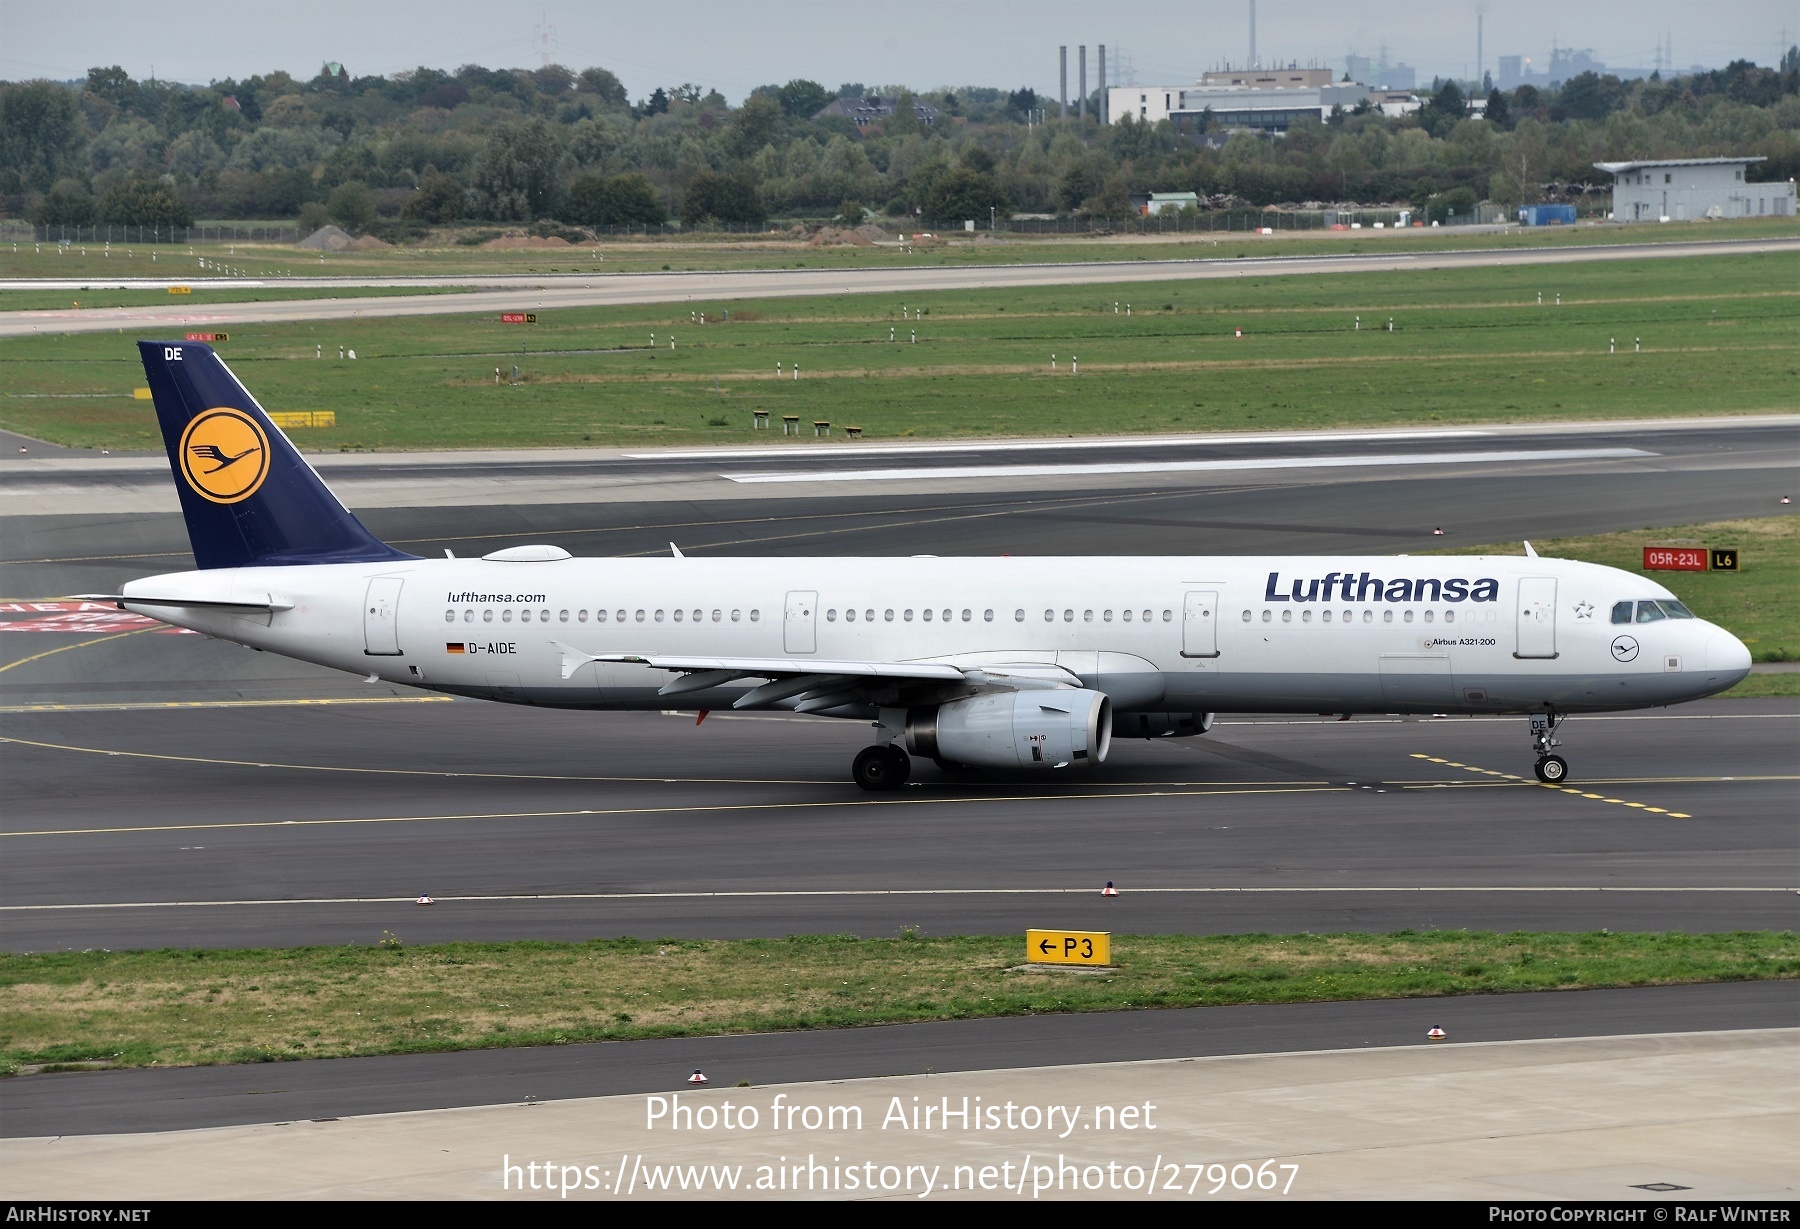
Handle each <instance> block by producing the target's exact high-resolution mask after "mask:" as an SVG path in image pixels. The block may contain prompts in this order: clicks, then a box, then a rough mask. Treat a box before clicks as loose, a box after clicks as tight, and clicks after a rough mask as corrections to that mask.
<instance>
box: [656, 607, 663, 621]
mask: <svg viewBox="0 0 1800 1229" xmlns="http://www.w3.org/2000/svg"><path fill="white" fill-rule="evenodd" d="M656 621H657V622H658V623H661V622H662V621H663V612H662V611H660V610H659V611H657V612H656Z"/></svg>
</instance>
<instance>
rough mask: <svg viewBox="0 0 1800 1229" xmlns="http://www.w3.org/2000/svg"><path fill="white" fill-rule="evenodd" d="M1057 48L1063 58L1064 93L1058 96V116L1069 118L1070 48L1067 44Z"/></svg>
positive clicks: (1059, 117) (1058, 117)
mask: <svg viewBox="0 0 1800 1229" xmlns="http://www.w3.org/2000/svg"><path fill="white" fill-rule="evenodd" d="M1056 50H1057V53H1058V55H1059V58H1060V59H1061V60H1062V93H1061V94H1060V95H1059V96H1058V99H1057V103H1056V118H1057V119H1067V118H1068V116H1069V49H1068V47H1067V46H1062V47H1058V48H1057V49H1056Z"/></svg>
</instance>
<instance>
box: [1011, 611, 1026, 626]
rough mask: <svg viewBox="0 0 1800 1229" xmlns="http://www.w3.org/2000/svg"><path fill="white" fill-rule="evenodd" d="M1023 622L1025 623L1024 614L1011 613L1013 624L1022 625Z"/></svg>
mask: <svg viewBox="0 0 1800 1229" xmlns="http://www.w3.org/2000/svg"><path fill="white" fill-rule="evenodd" d="M1024 621H1025V612H1024V611H1023V610H1015V611H1013V622H1014V623H1023V622H1024Z"/></svg>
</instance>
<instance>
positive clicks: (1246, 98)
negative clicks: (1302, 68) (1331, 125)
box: [1106, 72, 1419, 133]
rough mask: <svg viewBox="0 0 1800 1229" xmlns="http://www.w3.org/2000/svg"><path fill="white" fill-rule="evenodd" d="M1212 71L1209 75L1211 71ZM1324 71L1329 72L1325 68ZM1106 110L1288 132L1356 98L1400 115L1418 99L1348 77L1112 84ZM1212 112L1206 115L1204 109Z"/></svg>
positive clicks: (1188, 123)
mask: <svg viewBox="0 0 1800 1229" xmlns="http://www.w3.org/2000/svg"><path fill="white" fill-rule="evenodd" d="M1209 75H1211V74H1209ZM1323 75H1325V76H1329V75H1330V74H1329V72H1325V73H1324V74H1323ZM1106 94H1107V103H1108V106H1107V115H1108V117H1109V119H1110V121H1111V122H1112V123H1117V122H1118V121H1119V120H1120V119H1121V118H1123V117H1124V116H1127V115H1129V116H1131V117H1132V118H1134V119H1136V120H1139V121H1141V122H1143V123H1150V124H1154V123H1156V122H1157V121H1158V120H1165V119H1166V120H1169V121H1171V122H1172V123H1174V125H1175V126H1176V127H1177V128H1183V129H1188V130H1190V131H1193V130H1197V129H1198V128H1199V127H1200V126H1201V121H1202V119H1203V118H1205V119H1207V120H1208V121H1209V123H1210V126H1211V127H1212V128H1215V129H1217V128H1242V129H1248V130H1249V131H1252V132H1268V133H1280V132H1286V131H1287V129H1288V127H1289V125H1291V124H1292V123H1293V122H1294V121H1295V120H1296V119H1298V118H1299V117H1301V116H1303V115H1310V116H1313V117H1315V118H1317V119H1319V120H1325V119H1328V118H1329V117H1330V115H1331V109H1332V108H1333V107H1342V108H1343V109H1344V110H1346V111H1349V110H1351V109H1352V108H1354V107H1355V106H1356V105H1357V104H1358V103H1361V102H1367V103H1369V104H1370V105H1371V106H1374V107H1379V108H1380V109H1381V111H1382V113H1383V114H1386V115H1404V114H1405V113H1406V112H1408V111H1411V110H1416V109H1417V108H1418V105H1419V102H1418V99H1416V98H1414V97H1413V96H1412V95H1411V94H1408V93H1406V92H1405V91H1395V90H1371V89H1369V87H1368V86H1365V85H1356V84H1354V83H1351V82H1341V83H1330V82H1327V83H1326V84H1323V85H1319V84H1312V85H1250V86H1244V85H1224V84H1209V83H1204V82H1203V83H1202V84H1200V85H1158V86H1142V85H1128V86H1116V87H1114V88H1112V89H1109V90H1107V91H1106ZM1209 112H1210V115H1209V114H1208V113H1209Z"/></svg>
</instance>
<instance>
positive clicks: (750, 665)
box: [95, 342, 1750, 790]
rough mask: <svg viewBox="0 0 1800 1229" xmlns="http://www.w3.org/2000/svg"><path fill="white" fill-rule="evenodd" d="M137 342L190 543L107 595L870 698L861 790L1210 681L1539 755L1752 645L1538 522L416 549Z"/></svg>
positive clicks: (499, 691) (627, 675) (164, 353)
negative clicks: (1063, 552) (1253, 553)
mask: <svg viewBox="0 0 1800 1229" xmlns="http://www.w3.org/2000/svg"><path fill="white" fill-rule="evenodd" d="M139 349H140V350H141V352H142V357H143V361H144V370H145V372H146V373H147V374H148V376H149V381H150V389H151V393H152V396H153V399H154V401H155V405H156V413H157V417H158V419H159V421H160V423H161V426H162V432H163V438H164V441H165V442H166V444H167V446H168V451H169V458H170V462H171V466H172V468H173V470H174V474H175V484H176V488H177V490H178V491H179V493H180V497H181V507H182V511H183V513H184V515H185V517H186V520H187V528H188V536H189V539H190V540H191V542H192V544H193V550H194V561H195V563H196V564H197V565H198V570H196V571H192V572H177V573H170V574H168V575H163V576H151V577H146V578H145V579H142V580H137V581H133V582H131V583H129V584H127V585H126V586H125V587H124V592H123V593H119V594H108V595H95V596H102V597H104V600H108V601H114V602H117V603H118V605H119V606H120V607H121V608H123V609H126V610H131V611H135V612H137V613H140V614H144V615H148V616H150V617H152V618H155V619H159V620H161V621H163V622H165V623H172V624H175V625H176V626H179V627H185V628H191V629H193V630H194V631H198V632H203V633H205V634H206V635H209V636H215V637H218V638H220V639H223V640H231V641H236V642H238V643H240V644H245V645H249V646H251V647H253V648H257V649H263V650H267V651H269V652H272V653H280V654H284V655H286V656H288V657H294V658H299V659H301V660H303V661H309V662H316V663H318V664H320V665H325V666H331V667H335V668H337V669H340V670H348V671H352V672H355V673H357V674H362V675H366V676H368V677H369V678H370V679H372V680H373V679H382V680H386V681H388V682H392V683H402V684H407V685H410V686H414V687H420V688H426V689H429V690H433V691H440V692H447V693H450V694H452V695H458V696H472V697H478V698H481V699H487V700H499V701H503V702H509V703H514V704H532V705H539V706H543V707H549V708H569V709H611V710H620V709H624V710H631V709H636V710H658V709H668V708H671V707H675V706H677V705H679V706H680V707H682V708H688V709H698V710H712V709H726V708H732V709H763V710H775V711H783V712H791V713H814V714H819V715H822V716H828V717H842V718H847V719H851V720H855V721H861V722H865V723H868V724H870V725H871V726H872V727H873V729H874V731H875V733H874V738H873V740H872V742H871V744H870V745H869V746H867V747H865V748H864V749H863V750H862V751H861V752H859V753H858V754H857V756H856V759H855V763H854V765H853V767H852V776H853V777H854V779H855V780H856V782H857V784H859V785H861V786H862V787H863V788H865V789H870V790H885V789H894V788H897V787H898V786H899V785H901V784H902V783H903V782H905V781H906V779H907V777H908V775H909V774H910V772H911V771H912V759H913V757H914V756H925V757H927V758H929V759H932V760H935V761H936V762H937V763H938V764H939V765H940V766H944V767H959V768H964V769H978V770H979V769H989V770H1009V771H1012V772H1015V773H1016V772H1019V771H1021V770H1024V771H1037V770H1042V771H1044V772H1047V773H1048V772H1053V771H1055V770H1058V769H1074V768H1080V767H1082V766H1084V765H1091V764H1098V763H1100V762H1102V761H1103V760H1105V759H1106V755H1107V751H1108V749H1109V747H1110V746H1111V744H1112V740H1114V739H1116V738H1164V737H1185V736H1193V735H1199V734H1203V733H1205V732H1206V730H1207V728H1208V727H1209V726H1210V724H1211V721H1212V714H1213V713H1215V712H1220V711H1230V712H1260V713H1308V714H1311V713H1342V714H1351V713H1442V714H1502V713H1510V714H1520V715H1523V716H1525V717H1527V718H1528V721H1529V730H1528V732H1529V735H1530V738H1531V742H1532V746H1533V748H1534V750H1535V752H1536V769H1537V775H1538V777H1539V778H1540V779H1541V780H1544V781H1551V782H1557V781H1562V780H1564V779H1565V777H1566V776H1567V774H1568V764H1567V763H1566V761H1565V760H1564V759H1563V758H1562V757H1561V756H1559V755H1556V754H1554V753H1553V750H1552V748H1554V747H1556V746H1558V745H1559V743H1558V741H1557V739H1556V738H1555V732H1556V729H1557V726H1558V724H1559V723H1560V722H1561V721H1562V720H1563V719H1564V718H1566V717H1567V716H1569V715H1570V714H1575V713H1596V712H1609V711H1617V710H1621V709H1637V708H1648V707H1653V706H1659V705H1667V704H1675V703H1678V702H1680V701H1684V700H1693V699H1697V698H1699V697H1701V696H1706V695H1711V694H1713V693H1715V692H1719V691H1723V690H1725V689H1726V688H1728V687H1730V686H1732V685H1733V684H1735V683H1737V682H1738V681H1739V680H1740V679H1742V678H1743V677H1744V676H1745V675H1746V674H1747V673H1748V672H1749V668H1750V654H1749V651H1748V650H1747V649H1746V648H1745V647H1744V645H1743V644H1742V643H1741V642H1740V641H1739V640H1738V639H1737V638H1736V637H1735V636H1733V635H1731V633H1729V632H1727V631H1725V630H1724V629H1723V628H1720V627H1716V626H1714V625H1713V624H1711V623H1708V622H1706V621H1704V620H1702V619H1698V618H1695V617H1694V616H1693V615H1692V614H1691V613H1690V612H1689V611H1688V609H1687V607H1685V606H1683V605H1682V604H1681V602H1680V601H1678V600H1676V598H1675V596H1674V595H1673V594H1672V593H1670V592H1669V591H1668V590H1666V589H1664V588H1663V587H1662V586H1661V585H1658V584H1656V583H1654V582H1652V581H1650V580H1647V579H1645V578H1643V577H1639V576H1634V575H1631V574H1630V573H1627V572H1622V571H1619V570H1617V569H1614V568H1607V567H1600V566H1597V565H1594V564H1588V563H1578V562H1573V561H1569V560H1561V559H1547V558H1541V557H1538V556H1536V555H1535V554H1527V555H1524V556H1516V557H1514V556H1440V557H1407V556H1381V557H1365V558H1336V557H1317V558H1266V559H1265V558H1230V557H1217V556H1174V557H1142V558H1132V557H1120V558H1011V557H1008V558H1001V559H985V558H983V559H974V558H933V557H922V558H908V559H854V558H821V559H703V558H687V557H683V556H681V555H680V554H679V553H678V552H676V551H674V550H671V554H670V557H668V558H657V559H576V558H573V557H571V556H570V555H569V553H568V552H567V551H564V550H562V549H560V548H558V547H556V546H546V545H532V546H515V547H510V548H508V549H505V550H500V551H495V552H494V553H493V554H490V555H486V556H483V557H482V558H480V559H455V558H448V557H447V558H444V559H422V558H418V557H416V556H413V555H409V554H406V553H405V552H403V551H399V550H396V549H394V548H393V547H391V546H389V545H387V544H386V543H384V542H382V541H380V540H379V539H377V538H376V537H374V536H373V535H372V534H370V533H369V532H368V531H367V530H366V529H365V528H364V527H363V526H362V524H361V523H359V522H358V521H357V519H356V518H355V517H354V516H352V515H351V514H350V512H349V511H348V510H347V509H346V508H345V507H344V506H343V505H342V504H341V503H340V502H339V501H338V500H337V498H336V497H335V496H334V495H333V494H332V493H331V491H330V490H329V489H328V488H327V487H326V486H325V484H324V483H323V482H322V481H321V480H320V479H319V476H318V475H317V474H316V473H315V472H314V471H313V469H312V467H311V466H309V465H308V464H307V463H306V461H305V460H304V459H303V458H302V457H301V456H300V454H299V452H298V451H297V450H296V449H295V448H294V447H293V445H292V444H290V443H289V442H288V440H287V439H286V438H285V437H284V436H283V435H282V434H281V432H280V431H279V430H278V429H277V428H276V427H275V425H274V424H273V423H272V422H271V421H270V419H269V416H268V415H267V414H266V413H264V412H263V410H262V408H261V407H260V406H259V405H258V404H257V403H256V401H255V399H254V398H252V397H251V396H250V394H249V393H248V392H247V391H246V390H245V389H244V387H243V385H242V384H240V383H239V382H238V380H237V378H236V377H235V376H234V375H233V374H232V373H231V371H230V370H229V369H228V368H227V367H226V365H225V364H224V363H223V362H222V361H221V360H220V359H219V357H218V355H217V354H215V353H214V352H213V350H212V348H211V347H209V346H206V345H203V344H194V343H183V344H180V345H176V344H173V343H165V342H140V343H139ZM1521 732H1522V733H1523V732H1525V731H1521Z"/></svg>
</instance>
